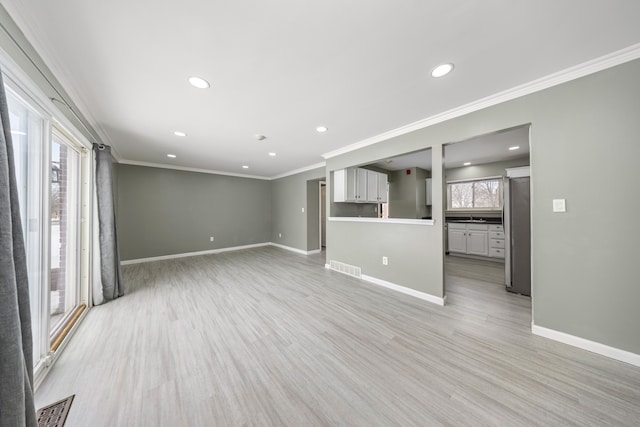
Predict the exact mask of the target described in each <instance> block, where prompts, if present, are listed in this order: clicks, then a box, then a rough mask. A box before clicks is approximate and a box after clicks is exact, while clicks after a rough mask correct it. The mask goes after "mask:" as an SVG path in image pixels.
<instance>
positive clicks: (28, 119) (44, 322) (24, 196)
mask: <svg viewBox="0 0 640 427" xmlns="http://www.w3.org/2000/svg"><path fill="white" fill-rule="evenodd" d="M5 81H6V79H5ZM5 88H6V92H7V102H8V107H9V117H10V122H11V136H12V140H13V147H14V162H15V171H16V181H17V184H18V199H19V203H20V214H21V219H22V226H23V233H24V240H25V247H26V252H27V269H28V275H29V296H30V304H31V319H32V334H33V350H34V352H33V354H34V356H33V357H34V360H33V364H34V368H35V370H34V372H35V374H36V377H37V376H38V373H39V372H42V371H43V370H44V369H45V367H46V366H47V365H48V364H49V363H48V359H49V357H50V356H51V355H53V354H55V351H56V349H57V348H58V346H59V345H60V343H61V342H62V340H63V339H64V337H65V336H66V334H67V333H68V332H69V330H70V328H71V325H72V324H73V322H74V321H75V320H76V319H77V318H78V316H79V313H81V311H82V309H83V308H85V307H86V305H83V303H86V301H87V298H88V296H87V292H88V279H87V277H88V274H87V267H86V266H87V265H88V249H87V247H88V238H87V230H88V226H87V225H86V224H85V223H84V222H83V220H82V217H86V216H88V213H89V212H88V210H87V209H88V208H86V206H89V205H90V203H88V198H89V192H88V190H87V189H88V188H89V182H90V181H89V180H88V179H87V175H88V174H89V172H90V167H89V166H88V162H89V159H90V156H88V155H87V154H83V152H84V153H88V150H86V149H85V148H83V147H82V146H81V145H80V143H79V142H77V141H76V140H75V139H74V138H73V137H72V136H71V135H70V134H68V133H67V132H66V131H65V130H63V129H62V127H60V126H59V125H58V124H57V122H55V121H54V120H53V119H51V115H50V114H47V111H46V110H44V109H42V108H40V107H38V104H37V102H33V101H32V98H30V97H29V96H28V95H26V94H24V93H23V92H21V91H20V90H19V89H18V88H17V87H13V86H12V85H6V86H5ZM83 178H85V179H84V180H83ZM83 183H84V184H83ZM83 206H84V208H83ZM81 209H84V211H81ZM83 248H84V249H85V250H84V251H83ZM83 266H84V267H83ZM81 267H83V268H81Z"/></svg>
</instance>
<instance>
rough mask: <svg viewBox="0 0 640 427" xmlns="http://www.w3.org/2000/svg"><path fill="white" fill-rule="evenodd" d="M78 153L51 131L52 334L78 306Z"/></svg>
mask: <svg viewBox="0 0 640 427" xmlns="http://www.w3.org/2000/svg"><path fill="white" fill-rule="evenodd" d="M79 172H80V154H79V153H78V152H77V151H76V150H74V149H73V148H71V147H70V146H68V145H67V144H65V143H64V141H63V139H62V138H61V137H60V136H58V135H56V134H55V133H54V134H53V139H52V141H51V179H50V200H51V202H50V214H49V223H50V244H51V251H50V264H49V268H50V270H49V281H50V286H49V315H50V320H49V332H50V335H51V337H52V338H53V337H54V336H55V335H58V333H59V331H60V329H61V328H62V327H64V324H65V323H66V321H67V320H68V318H69V317H70V316H71V314H72V313H73V312H74V310H75V309H76V307H77V306H78V296H79V289H78V288H79V286H78V284H79V251H78V247H79V241H78V239H79V233H78V230H79V228H80V221H79V219H80V203H79V202H80V179H79Z"/></svg>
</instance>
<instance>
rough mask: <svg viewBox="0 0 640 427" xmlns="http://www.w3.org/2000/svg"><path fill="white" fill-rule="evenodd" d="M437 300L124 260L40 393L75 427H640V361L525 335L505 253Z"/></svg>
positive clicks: (270, 259) (318, 277)
mask: <svg viewBox="0 0 640 427" xmlns="http://www.w3.org/2000/svg"><path fill="white" fill-rule="evenodd" d="M476 261H477V260H472V261H471V262H469V261H467V260H463V261H460V260H453V262H450V261H449V260H447V262H446V273H447V275H446V280H447V283H446V286H447V305H446V306H445V307H440V306H437V305H434V304H430V303H428V302H425V301H422V300H419V299H416V298H413V297H410V296H408V295H404V294H400V293H397V292H394V291H391V290H389V289H386V288H382V287H379V286H373V285H371V284H368V283H366V282H362V281H360V280H358V279H355V278H352V277H349V276H345V275H341V274H339V273H336V272H333V271H329V270H326V269H325V268H324V258H323V255H312V256H302V255H297V254H292V253H289V252H286V251H283V250H281V249H278V248H270V247H264V248H255V249H249V250H244V251H237V252H229V253H222V254H216V255H210V256H201V257H192V258H182V259H176V260H170V261H162V262H152V263H146V264H137V265H130V266H126V267H125V268H124V277H125V281H126V283H127V287H128V288H127V289H128V293H127V295H125V297H123V298H120V299H117V300H115V301H112V302H110V303H108V304H105V305H103V306H100V307H96V308H94V309H92V310H91V311H90V312H89V313H88V315H87V317H86V319H85V321H84V322H83V324H82V325H80V328H79V329H78V331H77V333H76V335H75V336H74V337H73V339H72V341H71V342H70V343H69V345H68V346H67V348H66V349H65V351H64V353H63V354H62V355H61V357H60V358H59V360H58V362H57V364H56V365H55V366H54V368H53V369H52V371H51V373H50V374H49V376H48V377H47V379H46V380H45V382H44V383H43V384H42V386H41V387H40V389H39V390H38V392H37V393H36V403H37V405H38V406H43V405H45V404H47V403H50V402H53V401H56V400H59V399H60V398H62V397H65V396H68V395H70V394H75V395H76V398H75V400H74V406H73V408H72V410H71V412H70V413H69V418H68V420H67V426H68V427H74V426H83V427H84V426H87V425H91V426H136V427H137V426H176V425H180V426H270V425H272V426H329V425H331V426H333V425H345V426H390V425H398V426H424V425H455V426H467V425H468V426H475V425H508V426H519V425H523V426H524V425H527V426H529V425H541V426H542V425H544V426H548V425H580V426H585V425H629V426H632V425H637V424H638V420H640V369H638V368H637V367H633V366H631V365H627V364H624V363H621V362H617V361H614V360H611V359H607V358H605V357H602V356H598V355H596V354H593V353H589V352H586V351H583V350H579V349H576V348H573V347H569V346H566V345H563V344H561V343H557V342H554V341H550V340H547V339H544V338H541V337H538V336H534V335H532V334H531V332H530V327H531V326H530V324H531V307H530V299H529V298H527V297H523V296H520V295H513V294H510V293H507V292H505V290H504V286H502V285H500V269H501V268H502V265H501V264H497V263H491V264H488V265H487V264H482V263H481V262H480V263H479V262H476Z"/></svg>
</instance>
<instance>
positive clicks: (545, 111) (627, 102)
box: [327, 60, 640, 353]
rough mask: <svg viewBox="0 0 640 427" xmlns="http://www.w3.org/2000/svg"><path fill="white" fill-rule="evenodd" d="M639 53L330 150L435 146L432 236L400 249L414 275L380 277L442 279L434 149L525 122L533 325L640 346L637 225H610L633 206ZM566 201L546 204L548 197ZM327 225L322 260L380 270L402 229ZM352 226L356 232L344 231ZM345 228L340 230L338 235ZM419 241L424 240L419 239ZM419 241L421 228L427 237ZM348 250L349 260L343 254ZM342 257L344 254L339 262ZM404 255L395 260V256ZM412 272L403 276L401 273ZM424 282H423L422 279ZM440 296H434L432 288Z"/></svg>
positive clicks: (379, 154)
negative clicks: (557, 208) (384, 241)
mask: <svg viewBox="0 0 640 427" xmlns="http://www.w3.org/2000/svg"><path fill="white" fill-rule="evenodd" d="M638 75H640V60H635V61H632V62H630V63H627V64H623V65H620V66H617V67H614V68H611V69H608V70H605V71H602V72H599V73H596V74H593V75H590V76H586V77H583V78H580V79H577V80H574V81H571V82H568V83H565V84H562V85H559V86H556V87H553V88H549V89H546V90H544V91H540V92H536V93H534V94H531V95H527V96H525V97H521V98H518V99H515V100H512V101H509V102H505V103H502V104H499V105H496V106H493V107H489V108H485V109H483V110H480V111H477V112H474V113H470V114H467V115H465V116H462V117H459V118H456V119H452V120H448V121H446V122H442V123H439V124H436V125H433V126H430V127H427V128H424V129H421V130H418V131H415V132H412V133H409V134H406V135H402V136H400V137H396V138H393V139H390V140H387V141H384V142H381V143H378V144H375V145H372V146H369V147H365V148H362V149H360V150H357V151H353V152H350V153H346V154H344V155H341V156H338V157H335V158H331V159H329V160H328V161H327V170H328V171H331V170H335V169H341V168H344V167H348V166H351V165H355V164H363V163H367V162H373V161H375V160H377V159H381V158H385V157H392V156H394V155H399V154H402V153H405V152H412V151H416V150H419V149H423V148H427V147H433V148H434V159H433V163H434V170H433V179H434V206H433V215H434V219H435V220H436V227H434V228H433V230H435V232H434V234H436V236H429V237H428V238H429V240H428V241H427V242H426V243H421V244H420V245H416V244H409V243H405V244H406V245H407V246H408V249H407V250H406V251H403V252H402V256H403V257H404V258H405V261H406V262H407V263H408V264H411V265H413V264H420V263H424V264H425V269H424V271H421V272H407V273H406V274H405V273H403V272H391V271H390V269H389V274H387V275H386V276H385V277H386V278H387V279H386V280H389V281H391V282H395V283H399V284H400V283H405V284H407V285H406V286H409V287H414V288H416V289H418V287H419V283H420V281H422V280H425V281H427V282H428V283H431V284H433V283H440V284H441V283H442V279H441V278H442V269H443V267H442V257H441V256H438V255H437V253H438V250H441V249H442V232H443V230H442V214H443V207H442V199H441V191H442V186H443V179H442V176H443V174H442V171H441V170H440V171H438V170H436V168H437V167H438V162H440V161H441V155H442V145H443V144H446V143H450V142H454V141H463V140H466V139H469V138H472V137H474V136H478V135H482V134H487V133H490V132H495V131H498V130H502V129H507V128H511V127H514V126H519V125H525V124H527V123H531V156H530V164H531V174H532V176H531V182H532V184H531V185H532V269H533V271H532V276H533V284H532V292H533V319H534V322H535V324H536V325H539V326H542V327H546V328H550V329H553V330H557V331H561V332H565V333H568V334H571V335H574V336H578V337H582V338H585V339H588V340H592V341H595V342H599V343H603V344H606V345H610V346H612V347H616V348H620V349H623V350H627V351H630V352H633V353H640V334H638V333H637V326H636V325H638V324H640V310H638V308H637V303H638V301H640V286H638V285H637V284H638V277H637V268H636V267H635V264H636V263H637V257H638V251H637V236H639V235H640V221H613V218H612V217H611V214H612V212H614V211H615V212H618V211H621V212H637V211H638V210H639V209H640V197H637V188H636V184H635V182H636V180H637V177H636V175H637V174H636V169H637V165H636V163H637V159H638V158H640V141H638V135H640V120H638V116H640V79H638V77H637V76H638ZM555 198H564V199H566V201H567V212H566V213H553V212H552V199H555ZM372 226H375V227H372V228H371V229H370V230H367V232H366V233H360V230H359V225H353V224H340V225H337V224H336V223H331V222H330V223H329V226H328V230H327V231H328V237H327V238H328V246H327V258H328V259H336V260H338V261H344V262H349V260H350V259H351V260H353V261H354V262H356V261H357V264H359V265H360V266H361V267H362V268H363V272H364V274H368V273H366V271H374V272H378V271H379V269H380V265H379V264H380V260H379V252H378V251H377V250H376V249H375V248H377V247H379V246H380V245H381V243H380V239H381V236H382V238H389V236H392V235H395V234H396V233H401V234H402V235H405V236H407V239H408V241H409V240H410V238H409V234H410V233H407V232H406V229H407V227H409V226H403V225H393V224H372ZM352 232H353V233H360V234H358V237H359V239H354V238H351V237H350V233H352ZM346 236H349V237H346ZM419 237H420V238H422V236H419ZM424 237H426V236H424ZM350 252H355V253H357V254H358V255H357V259H356V258H355V257H352V258H350V257H351V255H349V253H350ZM343 257H344V258H347V259H343ZM403 262H404V261H403ZM408 275H411V277H407V276H408ZM430 289H431V287H430ZM435 294H436V295H437V292H435Z"/></svg>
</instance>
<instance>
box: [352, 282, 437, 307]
mask: <svg viewBox="0 0 640 427" xmlns="http://www.w3.org/2000/svg"><path fill="white" fill-rule="evenodd" d="M362 280H364V281H367V282H369V283H373V284H374V285H378V286H382V287H385V288H388V289H391V290H394V291H396V292H400V293H403V294H406V295H410V296H412V297H416V298H420V299H421V300H424V301H428V302H431V303H433V304H437V305H442V306H443V305H445V303H446V302H447V296H446V295H445V296H444V297H443V298H440V297H437V296H435V295H431V294H427V293H425V292H420V291H416V290H415V289H411V288H407V287H405V286H400V285H396V284H395V283H391V282H387V281H386V280H382V279H378V278H376V277H372V276H367V275H366V274H363V275H362Z"/></svg>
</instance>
